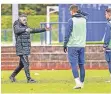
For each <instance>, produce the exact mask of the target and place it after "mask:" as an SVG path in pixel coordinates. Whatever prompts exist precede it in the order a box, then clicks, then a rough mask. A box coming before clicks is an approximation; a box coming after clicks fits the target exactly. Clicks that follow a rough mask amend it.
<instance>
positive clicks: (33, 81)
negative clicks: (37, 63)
mask: <svg viewBox="0 0 111 94" xmlns="http://www.w3.org/2000/svg"><path fill="white" fill-rule="evenodd" d="M27 83H36V80H34V79H29V80H28V81H27Z"/></svg>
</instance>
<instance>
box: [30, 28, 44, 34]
mask: <svg viewBox="0 0 111 94" xmlns="http://www.w3.org/2000/svg"><path fill="white" fill-rule="evenodd" d="M45 31H46V29H45V28H34V29H33V30H32V31H31V32H30V33H41V32H45Z"/></svg>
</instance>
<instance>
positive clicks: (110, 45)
mask: <svg viewBox="0 0 111 94" xmlns="http://www.w3.org/2000/svg"><path fill="white" fill-rule="evenodd" d="M105 17H106V19H107V29H106V33H105V38H104V48H105V58H106V61H107V63H108V68H109V72H110V80H109V81H107V82H111V8H108V9H106V12H105Z"/></svg>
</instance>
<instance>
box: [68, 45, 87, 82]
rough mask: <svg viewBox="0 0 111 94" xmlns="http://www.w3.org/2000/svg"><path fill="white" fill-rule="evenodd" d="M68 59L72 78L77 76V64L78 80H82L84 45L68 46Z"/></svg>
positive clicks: (83, 76)
mask: <svg viewBox="0 0 111 94" xmlns="http://www.w3.org/2000/svg"><path fill="white" fill-rule="evenodd" d="M68 59H69V62H70V64H71V67H72V73H73V76H74V78H78V77H79V73H78V67H77V66H78V65H79V68H80V81H81V82H84V79H85V68H84V63H85V48H84V47H68Z"/></svg>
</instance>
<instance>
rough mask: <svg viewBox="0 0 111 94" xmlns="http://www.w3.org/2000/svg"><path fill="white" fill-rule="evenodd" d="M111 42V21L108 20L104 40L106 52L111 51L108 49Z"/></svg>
mask: <svg viewBox="0 0 111 94" xmlns="http://www.w3.org/2000/svg"><path fill="white" fill-rule="evenodd" d="M110 41H111V20H108V22H107V26H106V32H105V38H104V45H103V47H104V48H105V49H106V51H111V48H109V47H108V46H109V45H110V44H109V43H110Z"/></svg>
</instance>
